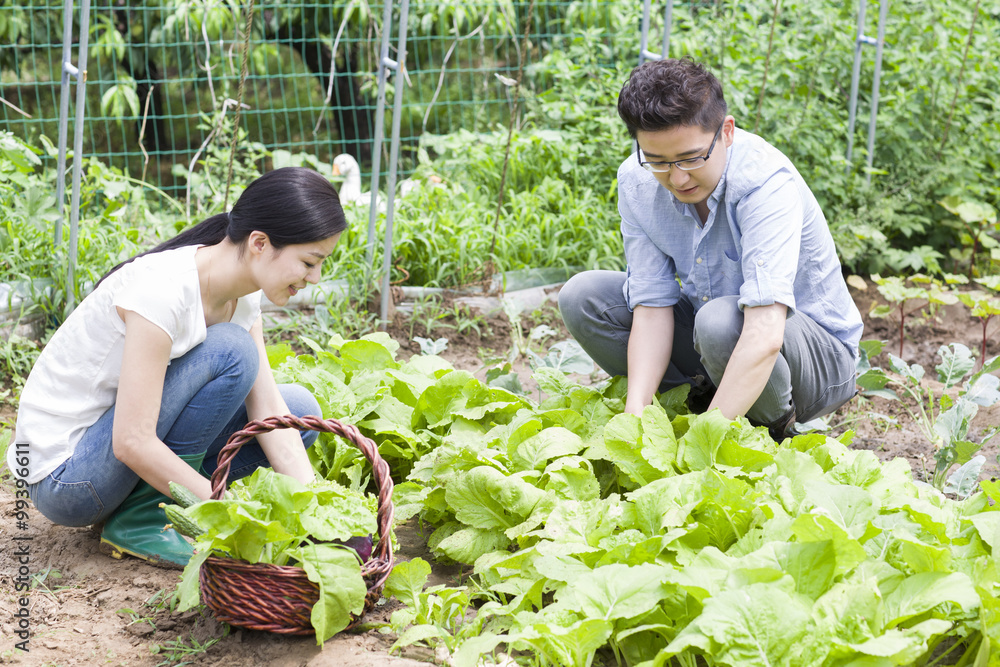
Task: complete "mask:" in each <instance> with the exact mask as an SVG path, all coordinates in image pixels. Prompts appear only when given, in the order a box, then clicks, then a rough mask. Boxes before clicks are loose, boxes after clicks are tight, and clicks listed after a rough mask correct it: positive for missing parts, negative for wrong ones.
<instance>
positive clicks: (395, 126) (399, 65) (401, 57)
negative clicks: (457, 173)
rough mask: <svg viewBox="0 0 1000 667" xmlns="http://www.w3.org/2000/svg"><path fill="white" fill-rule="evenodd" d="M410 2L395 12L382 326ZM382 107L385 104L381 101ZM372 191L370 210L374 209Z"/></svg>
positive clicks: (406, 0)
mask: <svg viewBox="0 0 1000 667" xmlns="http://www.w3.org/2000/svg"><path fill="white" fill-rule="evenodd" d="M409 14H410V0H403V3H402V6H401V7H400V9H399V38H398V41H397V44H396V58H397V61H396V62H395V63H393V68H392V69H394V70H395V72H396V90H395V92H394V93H393V99H392V140H391V143H390V145H389V182H388V183H387V184H386V188H385V190H386V202H385V207H386V208H385V249H384V254H383V257H382V302H381V303H380V304H379V318H380V319H381V320H382V324H383V326H384V325H385V324H386V323H387V321H388V319H389V299H390V298H391V294H390V293H389V270H390V269H391V267H392V211H393V205H394V203H395V195H396V169H397V166H398V164H399V124H400V120H401V116H402V115H403V83H404V81H403V79H404V77H403V68H405V67H406V31H407V27H408V23H409ZM382 103H383V104H384V103H385V99H384V98H383V100H382ZM374 194H375V193H374V191H373V193H372V195H373V196H372V206H373V207H374V205H375V197H374Z"/></svg>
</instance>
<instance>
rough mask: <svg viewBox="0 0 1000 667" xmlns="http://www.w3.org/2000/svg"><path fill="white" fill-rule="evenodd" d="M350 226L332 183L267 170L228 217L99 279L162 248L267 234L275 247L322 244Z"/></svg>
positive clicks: (298, 170) (289, 170)
mask: <svg viewBox="0 0 1000 667" xmlns="http://www.w3.org/2000/svg"><path fill="white" fill-rule="evenodd" d="M346 228H347V220H346V219H345V218H344V209H343V208H341V206H340V197H338V196H337V190H336V189H335V188H334V187H333V185H332V184H331V183H330V181H328V180H326V178H324V177H323V176H321V175H320V174H319V173H317V172H315V171H313V170H311V169H306V168H304V167H283V168H282V169H275V170H274V171H269V172H268V173H266V174H264V175H263V176H261V177H260V178H258V179H257V180H255V181H253V182H252V183H251V184H250V185H248V186H247V188H246V190H244V191H243V194H241V195H240V198H239V199H237V200H236V203H235V204H233V209H232V210H231V211H229V212H227V213H219V214H217V215H213V216H212V217H210V218H206V219H205V220H202V221H201V222H199V223H198V224H197V225H195V226H194V227H190V228H188V229H186V230H184V231H183V232H181V233H180V234H178V235H177V236H175V237H173V238H171V239H168V240H166V241H164V242H163V243H161V244H160V245H158V246H156V247H155V248H152V249H151V250H147V251H146V252H143V253H140V254H138V255H136V256H135V257H132V258H130V259H127V260H125V261H124V262H122V263H121V264H119V265H118V266H116V267H114V268H113V269H111V270H110V271H108V272H107V273H106V274H105V275H104V277H103V278H101V280H100V281H98V283H97V284H98V285H100V284H101V282H102V281H103V280H104V279H105V278H107V277H108V276H110V275H111V274H112V273H114V272H115V271H117V270H118V269H120V268H121V267H123V266H125V265H126V264H128V263H129V262H132V261H134V260H135V259H137V258H139V257H142V256H143V255H151V254H153V253H156V252H163V251H164V250H172V249H173V248H182V247H184V246H189V245H215V244H217V243H220V242H221V241H222V240H223V239H226V238H228V239H229V240H230V241H232V242H233V243H234V244H236V245H237V246H239V247H240V249H241V251H242V249H243V246H242V243H243V242H244V241H245V240H246V239H247V237H248V236H250V233H251V232H254V231H259V232H264V233H265V234H267V237H268V239H270V241H271V245H272V246H274V248H275V249H277V250H281V249H282V248H284V247H285V246H289V245H299V244H302V243H313V242H315V241H322V240H323V239H328V238H330V237H331V236H334V235H336V234H339V233H340V232H342V231H344V229H346Z"/></svg>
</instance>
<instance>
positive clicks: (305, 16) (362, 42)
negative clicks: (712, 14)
mask: <svg viewBox="0 0 1000 667" xmlns="http://www.w3.org/2000/svg"><path fill="white" fill-rule="evenodd" d="M395 4H398V3H395ZM685 4H688V6H692V7H694V6H697V5H699V4H701V3H698V2H694V3H685ZM250 7H251V5H249V4H246V3H244V4H241V3H238V2H234V1H232V0H230V1H228V2H218V1H217V0H212V1H208V0H194V1H190V0H185V1H183V2H181V1H180V0H163V1H161V2H155V1H153V2H139V1H138V0H94V1H93V2H92V4H91V11H90V21H89V23H90V29H89V48H88V60H89V62H88V68H87V70H88V71H87V84H86V86H87V95H86V105H85V106H86V108H85V110H84V114H85V123H84V133H85V136H84V141H83V151H84V154H85V155H87V156H90V157H95V158H98V159H100V160H102V161H104V162H107V163H109V164H111V165H113V166H115V167H117V168H120V169H121V170H123V171H125V172H127V173H128V174H130V175H131V176H133V177H134V178H141V179H143V180H146V181H148V182H150V183H152V184H154V185H157V186H159V187H161V188H162V189H164V190H165V191H167V192H170V193H172V194H183V192H182V190H183V189H184V188H185V186H186V184H188V183H189V182H190V180H191V179H192V178H194V177H195V176H194V173H193V172H195V171H196V168H197V167H200V168H209V166H208V165H210V163H211V160H212V156H213V152H214V154H215V155H216V157H217V158H218V159H221V155H222V153H223V148H225V149H226V150H228V143H229V138H230V137H231V133H232V125H231V118H232V112H233V110H234V109H235V100H236V99H238V98H241V99H242V102H243V104H244V105H245V106H243V108H242V112H241V115H240V126H241V129H242V131H243V133H244V134H243V141H241V142H240V150H241V151H243V152H244V153H245V155H244V158H246V159H250V160H256V161H258V162H259V168H260V169H263V168H266V166H267V165H266V160H267V158H266V157H265V156H266V154H267V153H268V152H273V151H276V150H277V151H288V152H290V153H293V154H294V153H301V154H306V155H308V156H311V158H313V159H315V160H318V161H319V162H322V163H330V162H332V160H333V158H334V156H336V155H337V154H339V153H349V154H351V155H353V156H355V157H356V158H357V159H358V161H359V162H360V163H361V165H362V169H363V170H366V168H367V167H368V166H369V165H370V161H371V150H372V140H373V136H372V134H373V131H374V116H375V104H376V100H375V97H376V88H377V81H376V72H377V70H378V60H379V46H380V41H381V26H380V25H379V24H380V22H381V17H382V13H383V8H384V5H379V4H374V3H368V2H365V1H363V0H350V1H349V2H346V3H319V2H302V1H297V2H291V1H289V2H282V1H278V2H273V1H272V2H263V3H256V4H254V5H252V7H253V21H252V30H251V32H250V35H249V48H248V49H247V53H246V55H247V56H248V58H247V63H246V67H245V72H244V71H243V69H244V68H243V58H242V56H243V42H244V37H245V35H244V31H245V30H246V25H247V22H246V18H245V17H246V14H245V12H247V10H248V9H249V8H250ZM529 10H530V11H531V12H532V16H531V20H530V21H529V20H528V12H529ZM63 11H64V7H63V5H62V4H61V3H58V2H56V0H49V1H48V2H45V1H43V0H15V1H13V2H11V1H6V2H0V68H2V76H0V98H2V99H3V101H4V104H2V105H0V114H2V118H3V125H4V127H5V128H6V129H8V130H10V131H12V132H13V133H14V134H15V135H17V136H19V137H20V138H22V139H25V140H27V141H28V142H29V143H31V144H32V145H36V146H40V145H42V144H43V143H44V142H45V139H42V137H45V138H46V139H48V140H49V141H50V142H53V143H54V142H55V140H56V137H57V136H58V123H59V94H60V90H59V89H60V76H61V68H62V63H61V59H62V43H61V42H62V34H63ZM397 11H398V8H397ZM79 14H80V9H79V8H76V9H75V10H74V13H73V16H74V22H75V24H76V25H74V29H73V34H74V35H75V36H76V38H77V39H78V37H79V18H80V17H79ZM640 14H641V2H635V3H623V2H620V0H578V1H574V2H556V1H549V0H536V1H534V2H521V1H518V2H514V1H512V0H443V1H442V0H413V1H412V2H411V3H410V20H409V26H408V28H407V30H408V32H407V34H408V46H407V57H406V66H405V70H404V73H403V76H405V77H406V85H405V88H404V90H405V93H404V94H405V97H404V101H403V105H402V112H401V113H402V115H401V119H400V120H401V133H402V137H403V140H402V147H403V149H402V156H403V160H404V161H403V165H404V169H406V168H407V166H408V165H412V156H413V154H414V147H415V145H416V142H417V140H418V138H419V136H420V135H421V134H424V133H434V134H444V133H449V132H453V131H455V130H456V129H459V128H462V129H467V130H471V131H477V132H478V131H485V130H490V129H494V128H496V127H499V126H506V123H507V122H508V120H509V114H510V111H511V109H512V108H513V100H512V96H511V92H512V88H511V86H510V82H511V80H512V79H514V78H515V77H516V76H517V74H518V72H519V68H520V70H522V71H523V72H524V73H525V74H527V75H529V76H530V73H531V72H532V66H533V65H535V64H537V63H538V62H539V61H540V60H541V59H542V58H544V57H545V56H546V55H547V54H550V53H553V52H555V51H558V50H560V49H563V48H565V47H566V46H567V45H568V44H570V43H572V42H573V41H574V40H576V41H579V40H586V41H587V43H588V45H589V47H590V48H592V49H594V50H595V52H596V53H597V54H598V56H597V57H598V58H599V59H600V60H601V61H603V62H604V63H606V64H608V65H611V64H613V63H615V62H633V61H634V60H635V58H636V54H637V53H638V51H637V49H638V43H639V16H640ZM396 20H398V15H397V19H396ZM529 26H530V27H529ZM623 26H628V27H629V29H627V30H623V29H622V28H623ZM526 28H527V29H528V32H527V33H525V29H526ZM656 29H657V27H656V25H655V24H654V30H656ZM659 29H660V30H662V24H661V27H660V28H659ZM392 34H393V39H392V40H391V43H394V42H395V34H396V28H395V27H393V29H392ZM76 50H77V45H76V44H74V51H73V53H74V56H73V57H72V58H71V60H72V61H74V62H75V59H76V55H75V54H76ZM390 57H393V58H394V57H396V55H395V47H394V46H393V47H391V49H390ZM521 58H523V59H524V62H523V63H522V62H520V59H521ZM241 79H245V80H244V84H243V90H242V95H241V94H240V82H241ZM388 89H389V91H390V97H391V91H392V86H390V87H389V88H388ZM227 100H228V101H227ZM388 106H389V107H390V108H391V99H390V102H389V104H388ZM72 114H73V110H72V109H71V116H72ZM386 127H390V124H389V119H388V118H387V121H386ZM146 155H148V158H147V157H146ZM47 159H50V160H51V159H54V158H52V157H51V156H48V157H47ZM383 164H386V161H383Z"/></svg>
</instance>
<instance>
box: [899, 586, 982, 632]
mask: <svg viewBox="0 0 1000 667" xmlns="http://www.w3.org/2000/svg"><path fill="white" fill-rule="evenodd" d="M947 602H951V603H953V604H954V605H955V606H956V608H957V610H959V611H961V610H966V609H975V608H976V607H978V606H979V595H978V594H977V593H976V591H975V589H974V588H973V586H972V582H971V581H970V580H969V577H968V576H966V575H965V574H961V573H958V572H953V573H950V574H948V573H943V572H918V573H917V574H914V575H912V576H909V577H907V578H906V579H905V580H903V581H902V582H901V583H900V584H899V585H898V586H897V587H896V588H895V589H893V590H892V591H891V592H889V593H888V594H887V595H886V596H885V623H886V627H887V628H894V627H896V626H898V625H900V624H902V623H906V621H908V620H909V619H911V618H916V617H918V616H920V615H921V614H923V613H925V612H927V611H930V610H931V609H934V608H935V607H937V606H938V605H942V604H945V603H947Z"/></svg>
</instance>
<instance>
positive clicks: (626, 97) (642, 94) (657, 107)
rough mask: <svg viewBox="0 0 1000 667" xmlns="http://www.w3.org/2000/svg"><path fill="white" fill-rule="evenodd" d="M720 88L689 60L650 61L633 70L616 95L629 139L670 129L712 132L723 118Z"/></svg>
mask: <svg viewBox="0 0 1000 667" xmlns="http://www.w3.org/2000/svg"><path fill="white" fill-rule="evenodd" d="M726 108H727V107H726V98H725V97H724V96H723V94H722V84H720V83H719V80H718V79H716V78H715V76H713V75H712V73H711V72H709V71H708V70H707V69H705V68H704V67H703V66H701V65H700V64H699V63H696V62H695V61H693V60H691V59H690V58H680V59H674V58H670V59H667V60H651V61H649V62H645V63H643V64H642V65H639V66H638V67H636V68H635V69H633V70H632V73H631V74H630V75H629V78H628V81H626V82H625V85H624V86H622V91H621V93H619V94H618V115H619V116H621V119H622V120H623V121H624V122H625V126H626V127H627V128H628V133H629V136H631V137H632V138H633V139H635V135H636V132H638V131H639V130H642V131H643V132H657V131H659V130H667V129H670V128H673V127H680V126H688V127H694V126H697V127H700V128H702V129H703V130H705V131H706V132H715V131H716V130H717V129H718V127H719V125H720V124H721V123H722V120H723V119H724V118H725V117H726Z"/></svg>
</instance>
